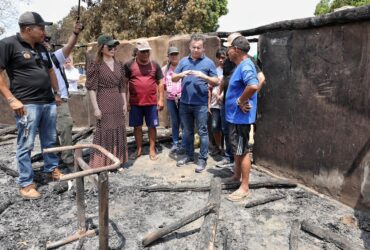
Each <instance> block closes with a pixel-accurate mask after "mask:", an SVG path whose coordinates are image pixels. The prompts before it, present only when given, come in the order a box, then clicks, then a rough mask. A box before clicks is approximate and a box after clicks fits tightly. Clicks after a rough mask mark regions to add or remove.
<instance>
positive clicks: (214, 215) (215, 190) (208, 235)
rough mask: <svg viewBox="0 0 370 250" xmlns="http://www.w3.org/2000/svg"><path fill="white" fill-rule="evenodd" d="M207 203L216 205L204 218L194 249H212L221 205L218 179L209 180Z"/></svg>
mask: <svg viewBox="0 0 370 250" xmlns="http://www.w3.org/2000/svg"><path fill="white" fill-rule="evenodd" d="M208 203H211V204H216V206H215V208H214V209H213V211H212V212H211V213H209V214H207V215H206V216H205V217H204V222H203V225H202V227H201V229H200V237H199V239H198V244H197V248H196V249H208V250H213V249H214V243H215V239H216V232H217V223H218V215H219V210H220V203H221V181H220V179H219V178H213V179H212V180H211V192H210V193H209V198H208Z"/></svg>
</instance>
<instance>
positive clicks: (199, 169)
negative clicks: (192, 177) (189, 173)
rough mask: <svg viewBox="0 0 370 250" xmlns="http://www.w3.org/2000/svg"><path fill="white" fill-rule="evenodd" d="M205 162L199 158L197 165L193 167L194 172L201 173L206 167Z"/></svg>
mask: <svg viewBox="0 0 370 250" xmlns="http://www.w3.org/2000/svg"><path fill="white" fill-rule="evenodd" d="M206 165H207V162H205V161H202V160H199V161H198V166H197V167H196V168H195V173H201V172H203V170H204V169H206Z"/></svg>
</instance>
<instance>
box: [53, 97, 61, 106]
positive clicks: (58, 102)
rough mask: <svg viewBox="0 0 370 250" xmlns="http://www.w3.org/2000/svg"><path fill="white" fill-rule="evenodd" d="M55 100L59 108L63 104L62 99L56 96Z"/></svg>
mask: <svg viewBox="0 0 370 250" xmlns="http://www.w3.org/2000/svg"><path fill="white" fill-rule="evenodd" d="M54 98H55V103H56V104H57V106H60V104H62V98H61V97H60V95H54Z"/></svg>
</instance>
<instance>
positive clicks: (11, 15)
mask: <svg viewBox="0 0 370 250" xmlns="http://www.w3.org/2000/svg"><path fill="white" fill-rule="evenodd" d="M20 2H26V3H28V2H29V1H28V0H19V1H18V2H17V4H19V3H20ZM18 14H19V13H18V11H17V10H16V6H15V1H12V0H1V4H0V35H1V34H3V33H4V32H5V29H6V28H8V26H9V25H8V24H10V23H14V22H17V19H18Z"/></svg>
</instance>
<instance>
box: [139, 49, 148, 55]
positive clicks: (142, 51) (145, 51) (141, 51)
mask: <svg viewBox="0 0 370 250" xmlns="http://www.w3.org/2000/svg"><path fill="white" fill-rule="evenodd" d="M139 52H140V53H143V54H144V53H149V52H150V50H139Z"/></svg>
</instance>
